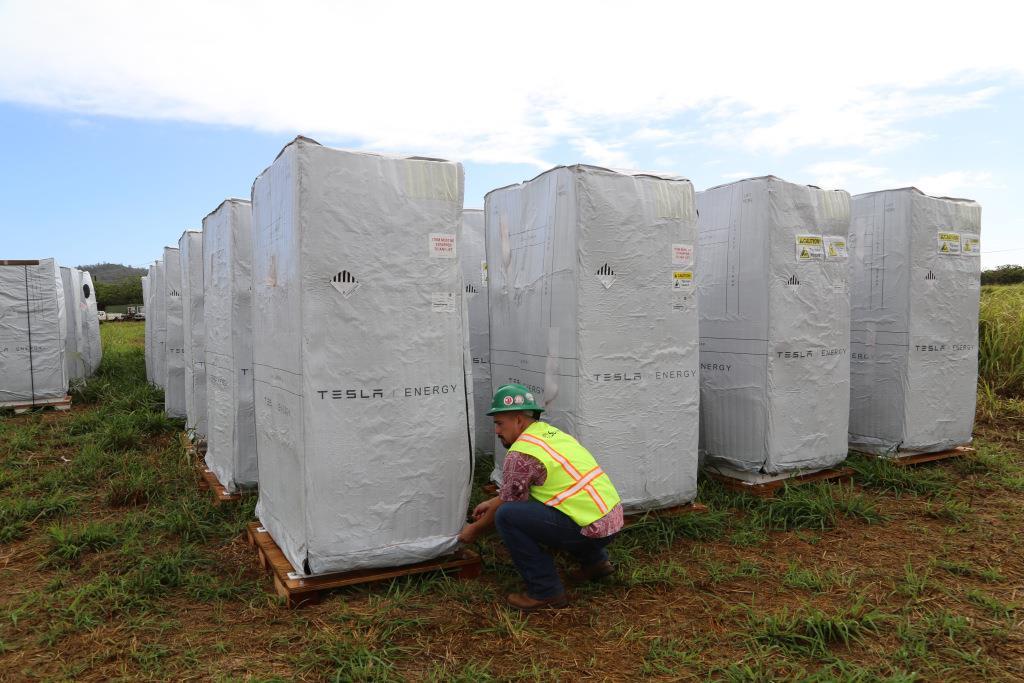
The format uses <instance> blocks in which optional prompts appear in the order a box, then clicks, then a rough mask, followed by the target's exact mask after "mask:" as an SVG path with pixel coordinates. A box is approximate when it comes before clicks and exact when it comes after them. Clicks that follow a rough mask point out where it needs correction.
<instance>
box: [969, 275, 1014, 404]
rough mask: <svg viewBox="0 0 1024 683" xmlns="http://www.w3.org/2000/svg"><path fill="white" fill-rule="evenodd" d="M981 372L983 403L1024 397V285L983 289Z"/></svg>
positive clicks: (979, 363) (979, 352)
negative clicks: (1002, 398) (1001, 398)
mask: <svg viewBox="0 0 1024 683" xmlns="http://www.w3.org/2000/svg"><path fill="white" fill-rule="evenodd" d="M978 375H979V380H980V381H979V387H980V393H981V398H982V402H983V403H984V402H985V401H986V399H987V398H988V399H994V398H995V397H996V396H1001V397H1004V398H1020V397H1024V285H989V286H985V287H982V288H981V312H980V318H979V322H978Z"/></svg>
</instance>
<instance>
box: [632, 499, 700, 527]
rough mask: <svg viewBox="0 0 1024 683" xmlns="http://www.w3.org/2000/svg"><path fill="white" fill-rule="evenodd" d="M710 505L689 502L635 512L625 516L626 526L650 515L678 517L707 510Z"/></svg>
mask: <svg viewBox="0 0 1024 683" xmlns="http://www.w3.org/2000/svg"><path fill="white" fill-rule="evenodd" d="M707 511H708V507H707V506H706V505H703V504H702V503H697V502H693V503H687V504H686V505H676V506H675V507H670V508H663V509H661V510H650V511H648V512H635V513H633V514H629V515H626V516H625V520H624V521H625V526H627V527H628V526H632V525H633V524H636V523H637V522H642V521H643V520H645V519H647V518H649V517H677V516H679V515H688V514H693V513H700V512H707Z"/></svg>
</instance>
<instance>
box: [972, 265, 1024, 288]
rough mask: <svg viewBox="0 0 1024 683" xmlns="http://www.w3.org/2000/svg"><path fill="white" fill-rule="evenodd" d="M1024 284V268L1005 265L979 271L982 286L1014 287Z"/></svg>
mask: <svg viewBox="0 0 1024 683" xmlns="http://www.w3.org/2000/svg"><path fill="white" fill-rule="evenodd" d="M1019 282H1024V266H1016V265H1007V266H999V267H998V268H990V269H989V270H983V271H981V284H983V285H1014V284H1017V283H1019Z"/></svg>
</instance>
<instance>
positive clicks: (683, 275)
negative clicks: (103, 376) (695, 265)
mask: <svg viewBox="0 0 1024 683" xmlns="http://www.w3.org/2000/svg"><path fill="white" fill-rule="evenodd" d="M692 285H693V272H692V271H689V270H674V271H672V289H673V290H684V289H689V288H690V287H691V286H692Z"/></svg>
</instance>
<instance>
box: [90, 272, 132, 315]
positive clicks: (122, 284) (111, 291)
mask: <svg viewBox="0 0 1024 683" xmlns="http://www.w3.org/2000/svg"><path fill="white" fill-rule="evenodd" d="M93 286H94V287H95V288H96V306H97V307H99V309H100V310H104V309H105V308H106V307H107V306H111V305H114V306H116V305H130V306H137V305H141V304H142V280H140V279H139V278H137V277H131V278H125V279H123V280H118V281H117V282H98V281H93Z"/></svg>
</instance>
